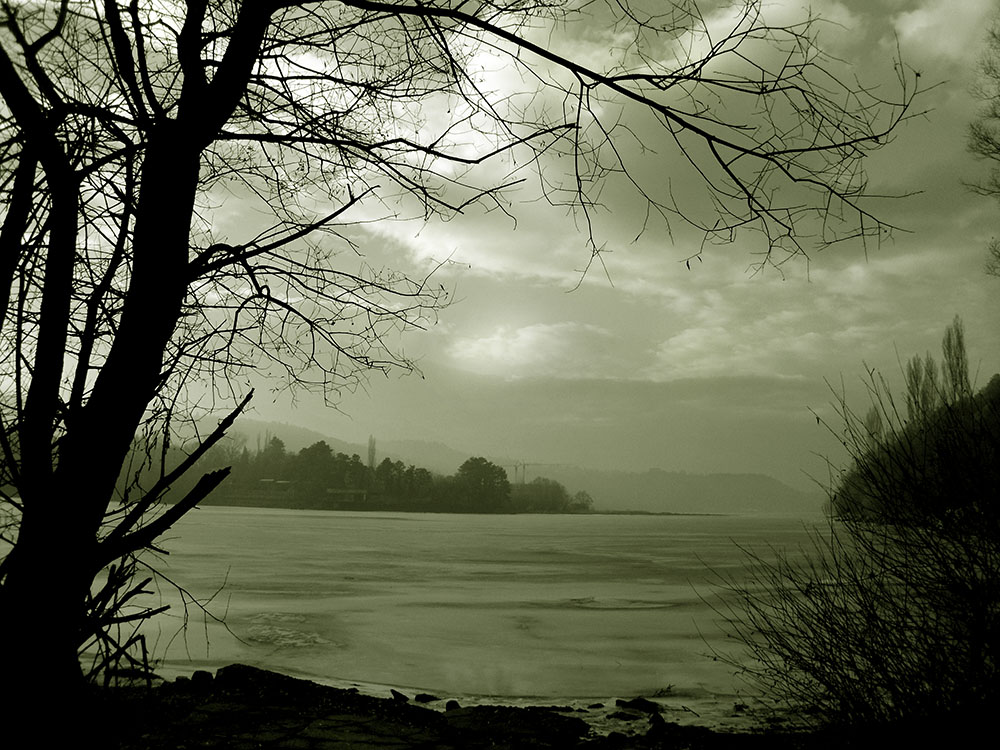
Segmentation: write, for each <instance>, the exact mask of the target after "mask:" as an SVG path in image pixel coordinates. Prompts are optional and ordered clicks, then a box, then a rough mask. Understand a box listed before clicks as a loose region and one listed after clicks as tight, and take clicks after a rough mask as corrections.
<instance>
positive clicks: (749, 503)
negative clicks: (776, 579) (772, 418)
mask: <svg viewBox="0 0 1000 750" xmlns="http://www.w3.org/2000/svg"><path fill="white" fill-rule="evenodd" d="M543 473H544V474H545V476H547V477H549V478H551V479H555V480H556V481H558V482H562V483H563V484H564V485H566V488H567V489H568V490H569V491H570V492H576V491H578V490H586V491H587V492H589V493H590V495H591V497H593V498H594V505H595V507H597V508H598V509H600V510H642V511H652V512H661V513H663V512H669V513H811V512H813V511H816V512H818V511H819V510H820V509H821V508H822V504H823V501H824V500H825V496H824V495H823V493H821V492H819V491H817V492H816V493H808V492H802V491H801V490H798V489H795V488H793V487H789V486H788V485H787V484H784V483H782V482H780V481H778V480H777V479H775V478H774V477H769V476H767V475H765V474H688V473H685V472H678V471H664V470H663V469H650V470H648V471H644V472H625V471H601V470H597V469H585V468H581V467H577V466H552V467H546V468H545V469H544V470H543ZM530 478H531V474H530V473H529V475H528V479H529V481H530Z"/></svg>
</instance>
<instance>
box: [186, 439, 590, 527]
mask: <svg viewBox="0 0 1000 750" xmlns="http://www.w3.org/2000/svg"><path fill="white" fill-rule="evenodd" d="M200 463H201V464H203V466H204V468H205V469H206V470H211V469H217V468H222V467H224V466H231V467H232V472H231V474H230V476H229V478H228V479H227V480H226V481H225V482H224V483H223V484H222V485H221V486H220V487H219V488H218V489H217V490H216V491H215V492H214V493H212V495H211V497H209V498H208V499H207V500H206V501H205V502H204V504H206V505H242V506H253V507H277V508H300V509H313V510H395V511H427V512H445V513H585V512H588V511H591V510H593V499H592V498H591V497H590V495H589V494H588V493H586V492H577V493H575V494H572V495H571V494H570V492H569V491H568V490H567V489H566V487H565V486H563V485H562V484H561V483H559V482H557V481H555V480H553V479H547V478H545V477H537V478H535V479H533V480H531V481H529V482H523V481H522V482H519V483H511V482H510V480H509V478H508V476H507V472H506V470H505V469H504V468H503V467H502V466H499V465H497V464H495V463H493V462H491V461H488V460H487V459H485V458H482V457H479V456H476V457H472V458H469V459H468V460H466V461H465V462H464V463H463V464H462V465H461V466H460V467H458V470H457V471H456V472H455V474H452V475H448V476H445V475H441V474H437V473H435V472H432V471H429V470H428V469H425V468H422V467H418V466H414V465H412V464H411V465H406V464H405V463H403V462H402V461H393V460H392V459H391V458H383V459H382V461H381V462H378V463H376V462H375V460H374V456H373V455H370V456H369V460H368V462H365V461H363V460H362V459H361V457H360V456H359V455H357V454H353V455H350V456H348V455H347V454H345V453H339V452H335V451H334V450H333V449H332V448H331V447H330V446H329V445H328V444H327V443H326V442H324V441H319V442H316V443H313V444H312V445H310V446H308V447H306V448H303V449H302V450H300V451H298V452H297V453H296V452H292V451H288V450H287V449H286V447H285V444H284V442H283V441H282V440H281V439H280V438H278V437H269V438H268V439H267V440H266V441H265V443H264V445H263V446H262V447H260V448H258V449H257V450H255V451H252V450H250V449H249V448H248V447H247V446H246V444H245V443H243V444H241V443H240V442H238V441H231V442H229V443H228V444H225V443H220V444H219V445H217V446H215V448H213V449H212V450H211V451H209V452H208V453H207V454H206V455H205V457H204V458H203V459H202V461H201V462H200Z"/></svg>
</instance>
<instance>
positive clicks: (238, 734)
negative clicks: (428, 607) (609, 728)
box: [95, 665, 818, 750]
mask: <svg viewBox="0 0 1000 750" xmlns="http://www.w3.org/2000/svg"><path fill="white" fill-rule="evenodd" d="M95 700H96V701H97V703H98V705H97V706H95V707H96V708H97V709H98V710H99V711H100V714H99V715H101V716H102V717H104V718H105V719H106V720H107V723H108V725H109V726H110V729H109V733H110V734H111V735H112V736H110V737H108V740H109V741H108V742H107V743H102V744H103V745H104V746H105V747H109V748H118V749H119V750H125V749H126V748H128V749H129V750H185V749H187V748H191V749H193V748H231V749H233V750H242V749H243V748H247V749H249V748H274V749H275V750H277V749H279V748H289V749H291V748H299V749H303V750H347V749H349V748H350V749H355V750H361V749H362V748H392V749H393V750H418V749H419V750H431V749H434V750H438V749H440V750H449V749H454V750H478V749H480V748H482V749H483V750H485V749H486V748H490V749H492V750H515V749H520V748H552V749H556V748H588V749H589V750H610V749H611V748H615V749H618V748H627V749H632V748H635V749H636V750H638V749H640V748H642V749H645V748H650V749H652V748H681V747H687V748H704V749H705V750H711V749H714V748H737V747H738V748H765V747H766V748H768V749H769V750H772V749H775V748H797V747H803V748H804V747H810V748H812V747H817V744H816V740H817V739H818V738H817V737H815V736H812V737H806V736H803V735H795V734H782V733H766V734H725V733H717V732H712V731H711V730H708V729H705V728H702V727H682V726H678V725H676V724H671V723H669V722H666V721H664V719H663V718H662V717H661V716H660V715H659V714H658V713H655V712H650V713H649V714H648V715H643V716H642V721H641V725H640V726H637V727H636V730H637V732H636V733H635V734H634V735H632V736H625V735H622V734H618V733H612V734H611V735H609V736H599V735H594V734H593V733H592V732H591V729H590V726H589V725H588V724H587V723H586V722H585V721H583V720H582V719H580V718H578V717H577V716H570V715H564V714H563V713H560V712H559V711H557V710H553V709H548V708H518V707H507V706H474V707H466V708H462V707H457V708H456V707H454V705H453V707H452V708H451V709H450V710H447V711H444V712H439V711H434V710H430V709H428V708H424V707H421V706H417V705H414V704H412V703H410V702H409V701H408V700H407V698H406V696H404V695H402V694H401V693H399V694H394V696H393V698H375V697H372V696H367V695H362V694H360V693H358V692H357V691H356V690H343V689H339V688H332V687H326V686H323V685H318V684H316V683H313V682H309V681H306V680H299V679H295V678H292V677H288V676H286V675H281V674H276V673H274V672H268V671H265V670H261V669H257V668H254V667H248V666H244V665H232V666H229V667H224V668H222V669H220V670H219V671H218V673H217V674H216V676H215V677H214V679H213V678H212V676H211V675H209V674H208V673H199V674H198V675H197V677H196V679H189V680H178V681H176V682H173V683H165V684H163V685H160V686H158V687H155V688H152V689H149V688H145V687H142V688H135V687H133V688H111V689H104V690H102V691H100V693H99V695H98V696H97V697H96V698H95ZM637 705H639V706H640V707H641V704H637ZM636 723H640V722H636Z"/></svg>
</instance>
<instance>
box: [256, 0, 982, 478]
mask: <svg viewBox="0 0 1000 750" xmlns="http://www.w3.org/2000/svg"><path fill="white" fill-rule="evenodd" d="M995 7H996V4H995V3H994V2H992V1H991V0H954V1H953V2H948V3H943V2H938V1H936V0H874V1H871V2H861V1H860V0H859V1H857V2H816V3H813V4H812V11H813V13H814V14H815V15H817V16H819V17H820V18H822V19H825V20H829V21H832V22H833V23H830V24H824V26H823V31H822V34H821V37H820V44H821V46H822V47H823V48H824V49H826V50H828V51H829V52H831V53H832V54H835V55H836V56H838V57H839V58H841V59H843V60H844V61H846V64H847V66H848V67H847V68H846V70H849V71H850V72H851V74H856V75H857V76H858V77H859V79H860V80H861V81H863V82H865V83H872V84H877V85H886V82H891V80H892V76H893V54H894V53H895V51H896V49H897V46H898V50H899V51H900V53H901V54H902V57H903V60H904V62H905V63H906V64H907V65H909V66H910V67H911V68H912V69H914V70H916V71H919V72H920V73H921V76H920V79H919V80H920V82H921V84H922V85H923V86H924V87H925V88H928V89H929V90H928V91H926V92H925V93H924V94H923V95H921V96H920V97H918V99H917V101H916V103H915V105H914V106H915V109H916V110H920V111H923V110H926V114H924V115H922V116H920V117H916V118H913V119H911V120H909V121H908V122H907V123H905V124H904V125H903V126H902V127H901V129H900V130H899V131H898V132H897V134H896V137H895V138H894V139H893V140H892V142H891V143H889V144H888V145H886V146H885V147H883V148H882V149H881V150H880V151H879V152H878V153H877V154H876V155H875V156H874V157H872V158H871V159H869V163H868V166H867V169H868V174H869V179H870V182H871V186H872V188H873V189H874V190H876V191H880V192H882V191H884V192H886V193H910V192H913V193H915V195H913V196H911V197H908V198H905V199H898V200H887V201H885V203H884V206H882V213H881V215H882V216H883V217H884V218H885V219H886V220H887V221H889V222H890V223H892V224H894V225H896V226H898V227H900V228H901V229H900V231H898V232H896V233H895V235H894V237H893V238H892V239H891V240H889V241H886V242H883V243H882V244H881V245H880V246H874V245H870V246H868V247H867V248H865V247H862V246H860V245H850V244H844V245H838V246H833V247H831V248H828V249H825V250H823V251H821V252H810V254H809V257H808V259H793V260H791V261H789V262H788V263H786V264H784V265H783V266H782V267H781V268H780V269H773V268H765V269H764V270H763V271H761V272H758V273H754V272H753V269H752V263H753V261H754V257H755V256H754V255H753V254H752V253H753V246H752V243H751V241H750V240H744V239H741V238H737V241H736V242H735V243H733V244H731V245H726V246H714V245H713V246H709V247H707V248H706V249H705V252H704V253H703V255H702V256H701V260H699V261H695V262H692V263H690V264H689V265H690V267H688V264H686V263H685V262H684V261H685V259H687V258H689V257H690V256H691V255H692V254H693V253H694V252H696V251H697V249H698V247H699V244H698V243H699V241H700V240H699V238H697V237H695V236H694V235H693V234H691V233H690V232H687V231H685V230H684V228H683V227H681V226H678V225H677V224H676V223H675V224H674V225H673V226H672V229H673V232H670V233H668V231H667V230H666V229H665V228H664V227H662V226H659V225H656V226H651V227H649V228H647V231H646V232H645V233H644V234H643V235H642V236H641V238H639V239H638V240H634V238H635V236H636V234H637V232H636V231H635V225H636V221H637V214H638V211H637V208H636V204H635V200H634V197H631V196H630V195H629V194H627V193H626V192H624V191H623V192H619V191H618V186H616V185H614V184H612V185H611V186H610V187H609V188H608V191H607V192H606V193H604V194H602V200H603V201H604V203H605V204H606V207H607V210H605V211H603V212H601V213H600V215H599V216H598V237H599V239H600V241H601V242H602V243H606V244H605V250H606V252H605V253H604V255H603V256H602V258H603V267H602V266H600V265H597V266H593V267H591V268H590V270H589V271H588V272H587V273H586V274H584V273H582V269H584V268H585V267H586V264H587V262H588V260H589V258H590V251H589V250H588V248H587V245H586V237H585V236H584V235H583V234H582V233H581V232H580V231H579V227H578V226H577V225H576V224H575V222H574V217H573V216H572V215H570V214H569V213H568V212H567V211H566V210H565V209H563V208H559V207H553V206H550V205H548V204H546V203H544V202H543V201H538V200H535V198H537V196H536V195H534V194H533V193H532V191H531V189H530V188H525V189H524V190H523V191H522V192H521V193H515V194H514V195H513V196H512V200H513V203H512V205H511V207H510V211H511V213H512V214H514V215H515V216H516V223H515V222H514V221H513V220H512V219H511V217H510V216H507V215H505V214H504V213H502V212H500V211H493V212H491V213H487V212H484V211H476V210H470V211H469V212H468V213H466V214H465V215H463V216H459V217H456V218H453V219H451V220H450V221H440V220H436V219H433V218H432V219H430V220H426V221H425V220H423V219H420V220H400V221H386V222H378V223H374V224H371V225H367V226H366V227H365V228H363V229H358V230H357V231H358V232H360V233H361V235H359V236H358V237H357V239H358V240H359V241H361V242H362V247H363V248H364V251H365V252H366V253H368V254H369V255H370V257H369V258H367V259H366V260H367V261H370V262H373V263H378V264H381V263H385V264H386V265H388V266H390V267H393V268H398V269H400V270H403V271H407V272H410V273H414V274H419V273H422V272H424V271H425V270H426V269H427V268H429V267H431V266H432V265H433V264H435V263H440V262H441V261H447V262H446V263H445V265H444V266H442V267H441V268H439V269H438V271H436V273H435V276H434V277H433V278H434V281H435V282H438V283H440V284H443V285H444V286H446V287H447V288H448V289H449V290H451V291H452V293H453V299H454V302H453V303H452V304H451V305H450V306H448V307H447V308H446V309H444V310H442V311H441V312H440V313H439V315H438V319H437V321H436V323H435V324H433V325H430V326H428V327H427V328H426V330H420V331H412V332H409V333H407V334H405V335H404V336H403V337H402V338H401V339H400V340H399V342H398V345H399V346H400V347H401V349H402V351H403V352H404V354H405V355H406V356H407V357H410V358H412V359H413V360H414V361H415V363H416V365H417V368H418V372H414V373H411V374H398V373H397V374H393V375H391V376H390V377H384V376H382V375H379V374H375V375H374V376H372V377H371V378H370V379H369V381H368V382H367V384H365V385H364V386H363V387H361V388H358V389H356V390H354V391H353V392H344V393H341V394H340V395H339V400H338V401H337V403H336V405H335V408H334V407H333V406H324V405H323V403H322V401H321V400H320V399H318V398H316V397H313V396H310V395H309V394H304V393H299V395H298V397H297V398H296V399H295V401H294V402H293V401H291V400H290V399H289V397H288V395H287V394H285V393H284V392H279V391H273V392H272V391H269V390H268V388H267V386H263V387H262V388H259V391H258V396H257V398H256V399H255V404H254V414H253V416H254V417H255V418H259V419H267V420H275V421H282V422H288V423H291V424H296V425H299V426H303V427H308V428H311V429H314V430H317V431H319V432H321V433H324V434H327V435H330V436H332V437H336V438H340V439H343V440H349V441H354V442H358V443H362V444H364V443H366V442H367V439H368V436H369V435H374V436H375V437H376V439H380V438H381V439H384V440H397V439H416V440H427V441H433V442H441V443H444V444H447V445H449V446H451V447H453V448H455V449H458V450H460V451H465V452H467V453H468V454H469V455H470V456H471V455H484V456H489V457H494V458H505V459H513V460H521V461H527V462H534V463H540V464H542V463H565V464H576V465H580V466H587V467H595V468H604V469H626V470H634V471H642V470H645V469H649V468H653V467H656V468H662V469H666V470H671V471H687V472H694V473H706V472H759V473H764V474H769V475H771V476H774V477H776V478H778V479H780V480H782V481H784V482H786V483H789V484H792V485H794V486H797V487H811V486H814V482H815V481H819V482H821V483H822V482H823V481H824V480H825V478H826V476H827V474H826V466H827V460H830V461H833V462H834V463H835V464H836V463H838V462H839V461H841V460H842V456H841V455H840V454H839V453H838V450H837V449H838V444H837V441H836V440H835V438H834V436H833V435H832V434H831V432H830V430H829V429H827V427H825V426H824V425H823V424H820V423H818V419H817V417H819V418H820V419H821V420H822V421H825V422H827V423H828V425H830V426H832V427H834V428H835V427H836V419H835V414H834V411H833V408H832V406H831V404H832V402H833V401H834V400H835V395H836V393H838V392H840V391H841V390H842V389H844V391H845V392H846V393H847V395H848V396H849V398H850V400H851V402H852V403H853V404H860V405H861V408H862V410H863V408H864V391H863V388H862V387H861V378H862V376H863V375H864V373H865V369H866V367H867V368H875V369H877V370H879V371H880V372H883V373H885V374H886V376H887V377H889V378H890V379H894V378H898V375H899V372H900V367H901V364H900V363H901V362H903V361H905V360H906V359H908V358H909V357H910V356H911V355H913V354H915V353H921V354H922V353H924V352H928V351H929V352H931V353H935V354H936V353H938V352H939V351H940V341H941V337H942V334H943V332H944V329H945V327H946V326H947V325H948V324H949V323H950V322H951V321H952V319H953V318H954V317H955V316H956V315H958V316H960V317H961V318H962V320H963V322H964V325H965V330H966V338H967V347H968V351H969V356H970V365H971V369H972V371H973V373H974V374H975V375H976V379H977V382H978V383H979V384H980V385H984V384H985V383H986V381H987V380H988V379H989V377H990V376H991V375H992V374H993V373H995V372H1000V326H998V323H1000V279H998V278H992V277H989V276H987V275H986V274H985V273H984V272H983V266H984V263H985V259H986V245H987V243H988V242H989V240H990V239H991V238H992V237H993V236H995V235H997V234H998V233H1000V205H997V203H995V202H994V201H991V200H990V199H988V198H984V197H981V196H977V195H975V194H974V193H972V192H971V191H970V190H969V189H968V188H967V187H966V183H968V182H974V181H976V180H979V179H982V178H983V177H985V175H986V174H987V170H988V167H987V165H986V164H984V163H982V162H980V161H977V160H976V159H975V158H974V157H973V156H971V155H970V154H969V153H968V152H967V149H966V133H967V128H968V123H969V122H970V121H971V120H972V119H973V118H974V117H975V113H976V111H977V108H978V107H979V106H980V105H979V103H978V102H977V100H976V99H975V98H974V96H973V94H972V91H971V89H972V85H973V83H974V81H975V79H976V75H977V64H978V59H979V56H980V55H981V52H982V50H983V45H984V35H985V32H986V29H987V28H988V27H989V23H990V21H991V18H992V16H993V13H994V8H995ZM767 12H768V13H769V14H773V15H771V16H768V17H773V18H775V19H776V20H778V21H787V20H793V19H798V18H801V17H803V15H804V13H805V12H806V9H805V6H804V3H802V2H797V1H796V2H783V1H782V2H773V3H770V4H769V6H768V9H767ZM588 40H589V37H588V38H586V39H583V41H581V43H580V47H579V49H578V51H579V52H580V54H583V55H585V56H586V55H591V56H592V55H594V54H596V53H595V52H594V50H595V49H596V47H595V46H594V45H593V44H591V43H590V42H592V41H593V40H589V41H588ZM597 46H599V45H597ZM494 74H495V75H497V76H502V75H503V70H502V69H500V68H496V69H494ZM501 83H503V82H502V81H501ZM509 85H513V84H509ZM637 127H639V128H640V129H639V130H637V132H638V133H639V135H640V137H642V138H646V137H647V135H646V131H644V130H642V129H641V126H637ZM654 137H655V134H653V133H652V131H650V134H649V135H648V138H649V139H650V140H649V141H647V143H646V145H647V146H648V147H649V148H651V149H653V150H654V151H657V152H660V151H662V152H663V153H668V152H669V148H670V144H669V143H666V142H656V141H655V140H652V139H653V138H654ZM659 138H660V139H661V140H662V135H660V136H659ZM668 155H669V154H668ZM670 163H671V162H669V161H668V162H667V164H670ZM648 171H649V173H648V174H644V175H642V176H643V177H644V178H646V179H647V180H649V182H648V183H647V184H650V185H652V186H653V187H654V188H656V187H664V186H666V185H667V184H668V183H667V181H668V180H670V179H671V177H670V175H669V174H667V175H657V174H656V173H655V172H654V171H653V169H652V168H651V169H649V170H648ZM667 171H669V170H667ZM669 184H670V185H671V186H672V187H673V188H674V190H675V192H680V193H681V194H682V196H683V197H685V198H686V197H687V191H686V189H685V190H683V191H679V190H678V188H677V186H676V185H675V184H674V183H673V182H670V183H669ZM691 195H692V196H694V197H692V198H691V200H692V201H697V200H699V199H698V198H697V195H698V194H697V192H695V191H692V193H691ZM691 205H693V206H694V207H695V209H697V210H701V209H704V208H705V206H704V204H696V203H695V204H691ZM456 468H457V467H456Z"/></svg>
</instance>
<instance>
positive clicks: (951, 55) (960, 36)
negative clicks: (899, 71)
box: [893, 0, 996, 61]
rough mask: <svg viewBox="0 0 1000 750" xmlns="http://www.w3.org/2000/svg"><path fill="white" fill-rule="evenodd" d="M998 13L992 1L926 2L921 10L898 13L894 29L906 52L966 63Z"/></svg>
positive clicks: (981, 41) (933, 0) (925, 0)
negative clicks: (970, 52)
mask: <svg viewBox="0 0 1000 750" xmlns="http://www.w3.org/2000/svg"><path fill="white" fill-rule="evenodd" d="M995 10H996V6H995V4H994V3H993V2H992V1H991V0H963V1H962V2H950V3H942V2H939V0H924V2H923V3H922V4H921V5H920V7H918V8H916V9H914V10H910V11H906V12H903V13H899V14H898V15H897V16H896V17H895V19H894V23H893V26H894V28H895V31H896V34H897V35H898V36H899V40H900V44H901V45H902V47H903V50H904V52H907V53H912V54H914V55H919V56H920V57H922V58H928V57H936V58H944V59H948V60H953V61H957V60H962V61H967V60H968V57H969V49H970V48H971V49H976V48H978V47H979V46H980V45H982V43H983V41H984V38H985V27H986V22H987V21H988V20H989V19H990V16H991V14H992V13H994V12H995ZM945 30H947V31H945Z"/></svg>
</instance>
